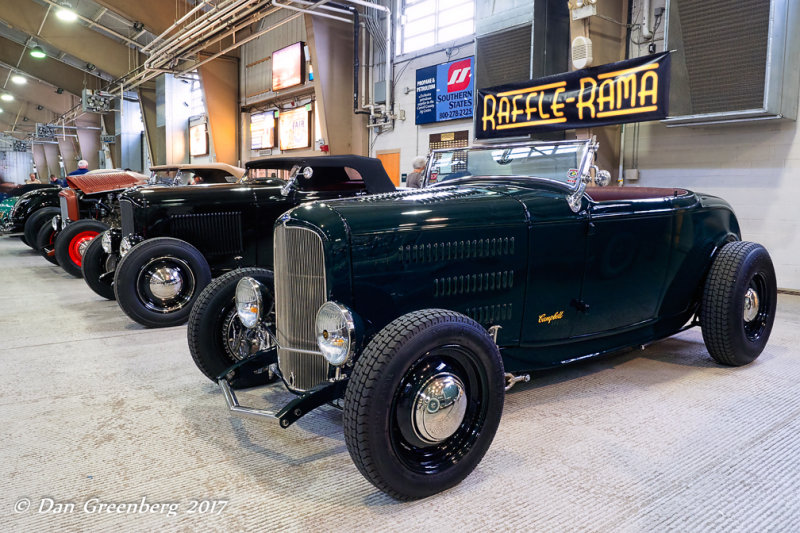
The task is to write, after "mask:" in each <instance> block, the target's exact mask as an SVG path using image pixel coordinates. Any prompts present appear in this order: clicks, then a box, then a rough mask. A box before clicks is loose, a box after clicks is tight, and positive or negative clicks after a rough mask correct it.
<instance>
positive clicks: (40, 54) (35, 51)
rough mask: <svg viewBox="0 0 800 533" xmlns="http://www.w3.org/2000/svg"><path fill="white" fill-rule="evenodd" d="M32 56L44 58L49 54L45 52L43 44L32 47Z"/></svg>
mask: <svg viewBox="0 0 800 533" xmlns="http://www.w3.org/2000/svg"><path fill="white" fill-rule="evenodd" d="M31 56H32V57H35V58H36V59H44V58H45V57H47V54H45V53H44V50H42V47H41V46H34V47H33V48H31Z"/></svg>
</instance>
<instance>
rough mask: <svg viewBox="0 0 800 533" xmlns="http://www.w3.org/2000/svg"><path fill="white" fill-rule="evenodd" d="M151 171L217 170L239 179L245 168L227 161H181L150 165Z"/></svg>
mask: <svg viewBox="0 0 800 533" xmlns="http://www.w3.org/2000/svg"><path fill="white" fill-rule="evenodd" d="M150 170H151V171H154V172H159V171H162V170H167V171H169V170H192V171H203V170H219V171H223V172H227V173H228V174H230V175H231V176H233V177H235V178H237V179H240V178H241V177H242V176H244V173H245V169H243V168H241V167H235V166H233V165H229V164H227V163H181V164H180V165H156V166H151V167H150Z"/></svg>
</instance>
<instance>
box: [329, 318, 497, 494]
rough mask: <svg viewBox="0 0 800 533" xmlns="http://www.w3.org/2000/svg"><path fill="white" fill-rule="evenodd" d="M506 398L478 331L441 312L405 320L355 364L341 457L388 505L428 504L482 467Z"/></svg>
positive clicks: (492, 355)
mask: <svg viewBox="0 0 800 533" xmlns="http://www.w3.org/2000/svg"><path fill="white" fill-rule="evenodd" d="M504 394H505V388H504V377H503V362H502V359H501V358H500V352H499V350H498V348H497V346H496V345H495V344H494V342H493V341H492V338H491V337H490V336H489V334H488V333H487V332H486V330H485V329H484V328H483V327H482V326H481V325H480V324H478V323H477V322H475V321H473V320H471V319H470V318H467V317H466V316H464V315H461V314H459V313H455V312H453V311H447V310H441V309H427V310H423V311H416V312H413V313H409V314H407V315H404V316H402V317H400V318H398V319H396V320H395V321H393V322H391V323H390V324H389V325H388V326H386V327H385V328H384V329H383V330H382V331H381V332H380V333H379V334H378V335H376V336H375V337H374V338H373V339H372V340H371V341H370V343H369V344H368V345H367V347H366V348H365V349H364V352H363V353H362V354H361V356H360V357H359V358H358V359H357V360H356V361H355V363H354V366H353V371H352V374H351V377H350V383H349V384H348V386H347V390H346V392H345V397H344V426H345V442H346V444H347V449H348V451H349V452H350V456H351V457H352V458H353V461H354V462H355V464H356V466H357V467H358V469H359V471H360V472H361V473H362V474H363V475H364V477H366V478H367V479H368V480H369V481H370V482H371V483H372V484H373V485H375V486H376V487H377V488H378V489H380V490H382V491H384V492H386V493H387V494H389V495H391V496H392V497H394V498H397V499H401V500H410V499H417V498H424V497H426V496H430V495H432V494H435V493H437V492H441V491H443V490H446V489H448V488H450V487H453V486H454V485H456V484H458V483H460V482H461V481H462V480H463V479H464V478H465V477H466V476H467V475H468V474H469V473H470V472H472V470H473V469H474V468H475V467H476V466H477V464H478V463H479V462H480V460H481V459H482V458H483V455H484V454H485V453H486V451H487V449H488V448H489V445H490V444H491V442H492V439H493V438H494V434H495V432H496V431H497V427H498V425H499V423H500V417H501V415H502V411H503V400H504Z"/></svg>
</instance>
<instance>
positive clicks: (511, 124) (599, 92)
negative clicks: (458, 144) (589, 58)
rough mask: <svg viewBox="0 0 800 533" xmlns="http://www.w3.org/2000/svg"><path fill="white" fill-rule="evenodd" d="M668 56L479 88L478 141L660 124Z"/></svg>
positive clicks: (666, 92) (664, 108)
mask: <svg viewBox="0 0 800 533" xmlns="http://www.w3.org/2000/svg"><path fill="white" fill-rule="evenodd" d="M669 63H670V56H669V52H665V53H662V54H655V55H651V56H646V57H640V58H636V59H629V60H626V61H620V62H618V63H611V64H608V65H602V66H599V67H595V68H589V69H584V70H578V71H575V72H569V73H566V74H558V75H556V76H549V77H547V78H541V79H539V80H532V81H526V82H521V83H510V84H507V85H501V86H498V87H491V88H488V89H479V90H478V105H477V108H476V111H477V115H476V117H475V136H476V137H477V138H478V139H489V138H496V137H509V136H518V135H524V134H528V133H537V132H546V131H558V130H566V129H574V128H589V127H593V126H607V125H609V124H622V123H625V122H644V121H648V120H661V119H664V118H666V116H667V104H668V99H669V98H668V95H669Z"/></svg>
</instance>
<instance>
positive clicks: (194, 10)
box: [142, 0, 214, 52]
mask: <svg viewBox="0 0 800 533" xmlns="http://www.w3.org/2000/svg"><path fill="white" fill-rule="evenodd" d="M208 3H209V2H208V0H202V1H201V2H200V3H199V4H197V5H196V6H194V7H193V8H192V9H191V11H189V12H188V13H186V14H185V15H184V16H182V17H181V18H179V19H178V20H176V21H175V22H173V23H172V25H171V26H170V27H169V28H167V29H166V30H164V31H162V32H161V33H159V34H158V35H156V36H155V38H154V39H153V40H152V41H150V43H149V44H147V46H145V47H144V48H142V52H147V51H148V50H150V48H152V47H153V46H154V45H155V43H156V42H158V41H159V40H161V39H162V38H163V37H164V36H165V35H166V34H168V33H169V32H171V31H172V30H174V29H175V28H177V27H178V26H180V25H181V24H183V23H184V22H185V21H186V20H187V19H188V18H190V17H191V16H192V15H194V14H195V13H197V11H198V10H200V9H203V7H205V6H206V5H207V4H208ZM211 6H212V7H213V6H214V4H211Z"/></svg>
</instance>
